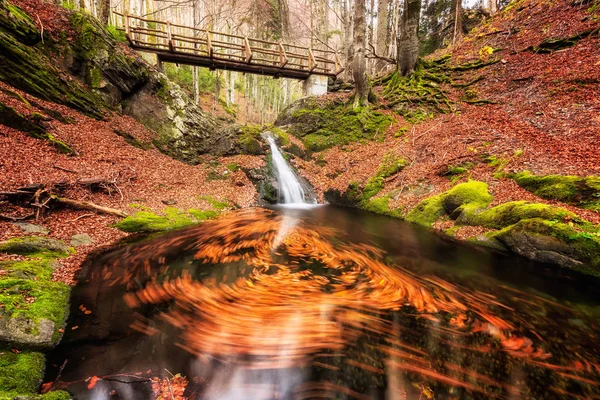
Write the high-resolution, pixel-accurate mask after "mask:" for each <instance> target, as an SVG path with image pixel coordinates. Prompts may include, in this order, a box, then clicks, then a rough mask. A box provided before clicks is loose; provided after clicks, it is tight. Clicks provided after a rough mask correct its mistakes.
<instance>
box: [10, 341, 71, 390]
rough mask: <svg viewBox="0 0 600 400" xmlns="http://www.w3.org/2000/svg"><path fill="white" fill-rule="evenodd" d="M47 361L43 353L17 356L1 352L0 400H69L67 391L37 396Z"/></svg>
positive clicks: (31, 352)
mask: <svg viewBox="0 0 600 400" xmlns="http://www.w3.org/2000/svg"><path fill="white" fill-rule="evenodd" d="M45 364H46V359H45V357H44V355H43V354H42V353H39V352H35V351H24V352H21V353H18V354H15V353H13V352H11V351H9V350H0V399H14V398H22V399H32V400H33V399H35V400H38V399H39V400H68V399H70V398H71V396H70V395H69V393H67V392H65V391H62V390H61V391H52V392H49V393H46V394H43V395H40V394H37V391H38V387H39V385H40V384H41V382H42V379H43V377H44V367H45Z"/></svg>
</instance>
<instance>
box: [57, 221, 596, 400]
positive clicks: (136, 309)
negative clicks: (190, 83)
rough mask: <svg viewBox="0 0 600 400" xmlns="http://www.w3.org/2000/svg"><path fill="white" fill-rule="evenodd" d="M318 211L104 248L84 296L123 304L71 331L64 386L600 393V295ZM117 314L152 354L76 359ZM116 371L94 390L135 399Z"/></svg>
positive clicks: (380, 394) (226, 394) (193, 393)
mask: <svg viewBox="0 0 600 400" xmlns="http://www.w3.org/2000/svg"><path fill="white" fill-rule="evenodd" d="M330 211H331V210H330ZM330 211H325V212H330ZM311 212H313V213H318V214H317V215H316V216H322V215H323V212H324V211H323V209H321V210H320V211H295V212H294V211H289V210H288V211H286V212H284V214H285V215H281V214H279V213H276V212H273V211H269V210H262V209H255V210H245V211H239V212H236V213H232V214H229V215H228V216H226V217H224V218H221V219H219V220H216V221H211V222H207V223H205V224H203V225H200V226H198V227H194V228H189V229H185V230H181V231H178V232H173V233H171V234H169V235H166V236H163V237H159V238H157V239H153V240H148V241H146V242H142V243H139V244H136V245H133V246H131V247H129V248H125V249H121V250H118V251H116V252H113V253H109V254H107V255H105V256H104V257H101V258H99V260H97V261H96V262H95V263H94V264H92V268H91V269H90V271H88V276H89V277H90V283H89V284H88V289H86V284H83V289H80V290H82V293H83V294H82V295H81V297H80V298H78V299H76V301H75V302H76V303H78V302H79V301H88V302H89V301H91V302H94V301H97V302H98V304H97V306H98V307H100V308H103V309H104V308H107V306H106V305H104V304H103V303H102V301H99V299H103V298H106V297H110V298H113V296H114V295H115V294H117V293H118V294H120V296H122V299H123V301H124V304H122V303H121V305H120V306H119V305H117V306H115V305H114V304H112V305H111V306H110V308H111V312H110V313H109V314H110V317H109V320H111V322H108V323H107V322H102V320H101V316H98V317H97V318H98V320H97V321H96V322H95V323H88V325H90V326H88V329H85V328H84V329H82V328H80V329H82V331H81V332H83V333H78V335H79V337H77V335H76V334H72V335H75V336H73V337H72V338H71V339H70V343H69V337H67V338H66V340H65V344H63V345H62V346H65V348H64V350H65V352H64V353H63V352H59V351H57V354H60V356H57V357H56V360H54V363H55V364H56V365H61V361H60V360H61V359H62V360H64V359H65V358H67V359H69V355H70V357H71V358H70V360H71V361H70V362H71V364H70V367H69V368H65V371H64V374H63V375H62V376H61V377H60V378H61V379H60V380H57V387H67V389H68V390H71V391H72V392H73V393H74V394H77V395H78V396H79V397H81V398H85V397H86V396H92V395H91V394H86V392H85V391H84V390H83V391H82V389H81V385H79V386H78V384H77V383H78V382H79V381H78V380H77V379H79V380H81V379H83V378H85V376H82V374H84V375H85V374H86V373H87V374H89V375H92V374H93V375H101V374H108V373H111V374H115V373H123V372H129V373H134V372H136V371H135V370H131V369H130V368H139V371H145V369H143V368H149V367H150V366H153V367H154V368H159V369H162V368H166V365H168V366H169V368H179V369H178V370H176V371H177V372H185V373H186V375H187V376H188V378H190V382H191V383H190V385H189V386H188V389H187V390H186V395H187V396H189V397H192V398H206V399H272V398H281V399H288V398H290V399H292V398H293V399H309V398H332V399H334V398H357V399H371V398H373V399H375V398H386V399H403V398H419V397H421V398H434V397H435V398H457V399H458V398H511V399H517V398H538V399H539V398H548V399H553V398H561V397H564V398H577V397H589V398H599V397H598V396H600V361H599V360H600V356H599V355H598V354H597V351H598V345H597V343H598V342H597V340H598V338H599V336H600V335H599V334H598V330H597V326H595V324H596V322H595V321H594V320H593V319H592V318H591V317H588V316H587V314H589V313H597V302H596V303H594V306H592V307H588V308H589V310H588V313H582V312H581V311H578V310H575V309H573V308H571V306H570V305H565V304H562V303H559V302H557V301H555V300H552V299H551V298H550V297H548V296H545V295H541V293H540V294H534V293H532V292H531V291H529V290H527V289H525V290H523V289H521V288H517V287H515V285H511V284H510V283H505V282H499V281H497V280H493V279H479V278H476V279H473V276H472V272H470V271H468V270H466V272H464V273H462V274H460V273H457V272H458V271H452V270H451V269H449V268H448V267H447V266H444V265H443V264H440V263H436V262H434V261H432V260H431V259H427V258H425V257H421V256H419V257H415V256H414V255H411V253H415V252H417V250H418V249H417V250H415V246H414V239H413V243H412V245H410V244H409V245H407V247H411V249H408V250H407V249H400V250H398V248H394V247H392V248H391V250H393V254H389V253H385V252H384V251H383V250H382V249H381V248H379V247H378V246H376V245H374V244H366V243H365V242H366V241H367V240H374V241H375V242H383V243H385V242H386V241H387V240H389V239H390V238H389V237H386V238H383V240H378V239H377V237H376V235H371V234H369V233H368V232H364V231H363V232H360V233H359V234H354V233H355V232H354V230H355V229H356V228H357V227H356V226H351V227H348V226H346V227H345V230H346V231H347V232H348V233H352V237H349V236H348V235H346V234H343V233H342V232H341V231H340V230H338V229H335V228H333V227H332V226H328V225H327V224H324V223H322V222H323V219H319V218H317V219H316V220H314V221H312V219H311ZM338 213H339V211H338ZM339 215H345V216H346V217H347V215H348V214H347V213H346V214H343V213H342V214H338V216H339ZM351 219H352V217H351V218H350V220H351ZM325 220H326V218H325ZM344 223H347V224H352V223H353V222H348V221H345V222H344ZM394 223H395V224H396V227H398V225H397V224H398V223H397V222H394ZM329 225H335V224H329ZM405 229H406V228H405ZM361 236H362V237H363V239H365V240H363V241H362V242H358V241H355V240H351V239H356V238H357V237H361ZM430 243H437V242H435V241H434V242H430ZM386 247H387V246H386ZM399 247H400V248H402V244H401V243H400V244H399ZM432 252H433V253H435V250H434V251H432ZM469 254H470V253H469ZM438 256H439V255H435V254H434V255H433V257H434V258H435V257H438ZM458 258H459V259H460V257H458ZM95 280H97V281H100V282H101V283H100V284H98V283H96V284H94V283H93V282H94V281H95ZM98 286H101V289H97V287H98ZM89 287H96V289H93V290H91V291H90V289H89ZM109 294H110V295H109ZM125 305H126V306H125ZM123 310H125V311H123ZM119 313H124V316H125V318H117V317H116V316H115V315H117V316H118V314H119ZM76 318H77V317H76ZM130 318H131V319H130ZM116 320H118V321H120V322H114V321H116ZM123 320H126V321H127V324H128V325H130V327H131V328H133V329H134V330H135V331H136V332H138V334H137V336H136V334H131V333H130V332H127V330H126V329H120V328H119V329H120V331H121V332H122V334H121V335H120V336H119V335H117V336H119V337H118V338H117V340H116V341H115V343H120V342H127V341H128V340H131V338H132V337H137V339H136V340H134V341H132V342H131V343H134V344H135V346H139V348H138V349H137V350H139V351H136V353H140V352H141V354H143V355H144V356H145V357H146V358H145V359H144V358H143V357H142V359H138V358H136V357H139V355H138V356H136V357H134V356H133V355H132V354H131V350H132V349H131V348H130V349H128V350H123V349H122V348H120V349H121V350H120V351H125V354H122V355H121V356H120V357H118V358H119V365H118V367H114V368H112V369H111V368H108V369H106V368H105V369H102V368H98V365H94V363H91V362H86V361H82V360H80V359H79V358H81V357H86V359H87V358H88V357H89V358H90V359H92V360H93V359H102V357H105V356H104V350H105V349H106V343H102V346H104V347H103V350H102V351H98V350H97V347H98V346H96V347H94V345H92V344H90V343H91V342H90V341H91V340H92V339H94V340H96V341H97V340H98V339H100V336H99V334H98V332H94V333H90V330H93V329H94V328H92V326H94V324H96V328H95V329H97V328H98V326H106V330H107V331H110V332H112V333H108V334H106V336H104V337H102V339H108V338H111V337H110V335H114V332H115V331H118V330H119V329H118V328H116V326H118V325H119V324H121V325H122V324H123ZM557 322H566V323H570V324H571V325H572V326H570V327H567V326H557V325H556V323H557ZM74 323H77V320H75V322H74ZM83 324H85V322H84V323H83ZM103 324H104V325H103ZM100 330H102V329H100ZM74 332H76V331H74ZM86 332H87V333H86ZM123 332H126V333H123ZM86 335H87V336H86ZM144 338H147V339H144ZM111 339H113V340H114V339H115V338H111ZM146 341H149V342H146ZM147 343H151V345H147ZM111 345H112V344H111ZM113 346H117V347H118V345H113ZM173 346H176V348H178V349H179V350H173V349H176V348H175V347H173ZM115 348H116V347H115ZM140 349H143V350H140ZM161 349H163V350H164V349H171V350H169V353H168V354H163V353H162V351H163V350H161ZM146 353H148V354H146ZM65 354H66V355H65ZM98 354H103V355H102V357H100V356H99V355H98ZM111 354H112V353H111ZM186 355H187V356H186ZM61 357H62V358H61ZM129 358H136V361H135V362H130V360H129ZM171 358H173V359H171ZM188 360H189V362H188ZM94 368H96V370H94ZM128 368H129V369H130V370H128ZM78 369H79V371H78ZM75 371H78V372H75ZM156 373H161V371H160V370H159V371H156ZM107 381H109V382H110V379H108V378H107ZM69 382H71V383H69ZM79 383H80V382H79ZM61 385H62V386H61ZM109 386H110V387H109ZM109 386H105V387H103V388H102V387H101V388H100V389H98V390H104V392H102V393H109V394H110V393H111V392H110V391H109V389H111V390H113V391H115V392H114V393H113V394H114V395H115V396H120V397H121V398H136V397H135V395H132V394H131V393H127V392H126V390H125V389H121V387H120V386H118V385H116V386H115V384H114V382H111V383H110V385H109ZM121 386H123V385H121ZM115 389H118V390H115ZM94 390H96V389H94ZM127 390H131V388H129V389H127ZM99 394H100V392H97V393H96V394H95V395H94V397H95V398H103V397H98V396H99ZM138 396H139V395H138ZM594 396H596V397H594ZM90 398H91V397H90ZM107 398H108V397H107ZM140 398H143V396H142V397H140Z"/></svg>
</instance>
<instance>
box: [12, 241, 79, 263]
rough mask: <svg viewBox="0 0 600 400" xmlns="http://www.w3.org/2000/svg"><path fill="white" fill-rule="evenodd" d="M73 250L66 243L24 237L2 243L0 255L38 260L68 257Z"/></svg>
mask: <svg viewBox="0 0 600 400" xmlns="http://www.w3.org/2000/svg"><path fill="white" fill-rule="evenodd" d="M72 252H73V250H72V249H71V248H70V247H69V246H67V245H66V244H65V243H64V242H62V241H60V240H56V239H51V238H48V237H44V236H23V237H18V238H13V239H9V240H7V241H5V242H1V243H0V253H9V254H20V255H27V256H30V257H38V258H54V257H67V256H69V254H71V253H72Z"/></svg>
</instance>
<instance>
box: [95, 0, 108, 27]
mask: <svg viewBox="0 0 600 400" xmlns="http://www.w3.org/2000/svg"><path fill="white" fill-rule="evenodd" d="M98 5H99V10H98V19H99V20H100V23H101V24H102V25H104V26H108V17H109V16H110V0H100V3H99V4H98Z"/></svg>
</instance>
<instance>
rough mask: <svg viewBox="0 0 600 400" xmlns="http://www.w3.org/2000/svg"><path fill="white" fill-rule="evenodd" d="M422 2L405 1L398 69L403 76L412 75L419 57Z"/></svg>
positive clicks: (399, 39) (417, 0) (400, 30)
mask: <svg viewBox="0 0 600 400" xmlns="http://www.w3.org/2000/svg"><path fill="white" fill-rule="evenodd" d="M420 16H421V0H404V11H403V13H402V20H401V21H400V29H399V32H398V53H397V63H398V64H397V68H398V72H400V74H402V75H410V74H412V73H413V72H414V70H415V68H416V66H417V60H418V57H419V36H418V33H419V17H420Z"/></svg>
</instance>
